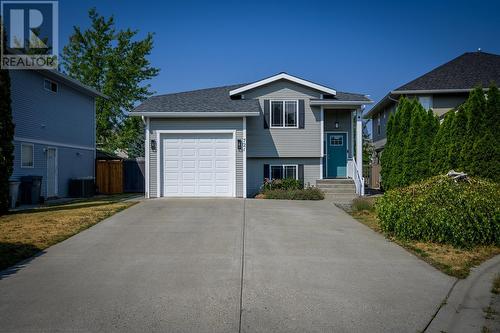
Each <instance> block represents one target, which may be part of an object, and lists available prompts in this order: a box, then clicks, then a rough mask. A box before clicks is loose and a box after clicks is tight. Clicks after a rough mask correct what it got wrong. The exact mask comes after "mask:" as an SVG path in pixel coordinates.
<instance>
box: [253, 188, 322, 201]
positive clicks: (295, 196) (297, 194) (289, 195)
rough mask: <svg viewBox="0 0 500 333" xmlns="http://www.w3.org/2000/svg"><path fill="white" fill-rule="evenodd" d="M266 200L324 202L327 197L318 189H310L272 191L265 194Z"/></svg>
mask: <svg viewBox="0 0 500 333" xmlns="http://www.w3.org/2000/svg"><path fill="white" fill-rule="evenodd" d="M263 195H264V198H266V199H282V200H323V199H324V198H325V195H324V194H323V192H322V191H321V190H320V189H318V188H316V187H308V188H304V189H291V190H284V189H271V190H267V191H264V192H263Z"/></svg>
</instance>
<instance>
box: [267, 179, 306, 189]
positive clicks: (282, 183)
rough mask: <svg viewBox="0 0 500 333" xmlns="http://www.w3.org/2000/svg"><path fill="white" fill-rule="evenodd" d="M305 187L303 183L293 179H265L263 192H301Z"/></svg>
mask: <svg viewBox="0 0 500 333" xmlns="http://www.w3.org/2000/svg"><path fill="white" fill-rule="evenodd" d="M303 188H304V186H303V185H302V182H301V181H300V180H297V179H293V178H286V179H267V178H266V179H265V181H264V184H263V185H262V189H261V192H262V191H269V190H300V189H303Z"/></svg>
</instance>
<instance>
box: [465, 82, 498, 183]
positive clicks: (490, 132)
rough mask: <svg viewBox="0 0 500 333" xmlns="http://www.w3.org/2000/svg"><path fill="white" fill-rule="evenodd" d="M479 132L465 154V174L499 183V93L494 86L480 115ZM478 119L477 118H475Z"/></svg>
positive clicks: (489, 91)
mask: <svg viewBox="0 0 500 333" xmlns="http://www.w3.org/2000/svg"><path fill="white" fill-rule="evenodd" d="M480 116H481V125H480V126H478V127H479V128H480V132H479V133H477V135H478V137H476V138H475V140H474V143H473V145H472V148H471V150H470V151H468V152H467V153H464V154H466V159H467V161H468V164H467V172H469V173H470V174H471V175H475V176H479V177H483V178H489V179H492V180H494V181H500V139H499V135H498V133H499V132H498V130H499V127H500V125H499V124H498V123H497V121H499V120H500V119H499V118H500V93H499V91H498V88H497V87H496V86H494V85H492V86H491V87H490V89H489V90H488V94H487V99H486V103H485V105H484V110H482V112H481V114H480ZM477 118H479V117H477Z"/></svg>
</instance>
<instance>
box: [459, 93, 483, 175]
mask: <svg viewBox="0 0 500 333" xmlns="http://www.w3.org/2000/svg"><path fill="white" fill-rule="evenodd" d="M485 109H486V99H485V97H484V92H483V89H482V88H480V87H479V88H476V89H474V90H473V91H472V92H471V93H470V96H469V98H468V99H467V102H466V103H465V111H466V115H467V125H466V130H465V140H464V142H463V146H462V151H461V153H460V161H461V162H460V166H461V167H462V168H463V169H464V170H465V171H466V172H469V171H471V168H473V166H472V164H473V163H474V160H473V159H472V155H471V154H470V152H471V151H472V147H473V146H474V143H475V142H476V141H478V140H480V139H481V135H482V134H483V133H484V130H485V127H486V124H485V122H484V113H485Z"/></svg>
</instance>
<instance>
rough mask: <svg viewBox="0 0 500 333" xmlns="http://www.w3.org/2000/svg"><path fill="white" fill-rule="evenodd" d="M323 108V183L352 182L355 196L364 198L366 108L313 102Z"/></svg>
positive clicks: (334, 102) (357, 104)
mask: <svg viewBox="0 0 500 333" xmlns="http://www.w3.org/2000/svg"><path fill="white" fill-rule="evenodd" d="M311 105H319V106H320V108H321V115H320V117H321V152H322V155H321V176H320V179H319V180H320V181H321V180H328V179H346V180H352V182H353V183H354V185H355V193H356V194H357V195H364V178H363V174H362V170H363V168H362V166H363V154H362V151H363V122H362V112H363V107H364V105H361V104H359V102H354V101H353V102H352V103H342V104H340V105H339V102H338V101H333V100H332V101H328V100H312V101H311Z"/></svg>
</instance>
